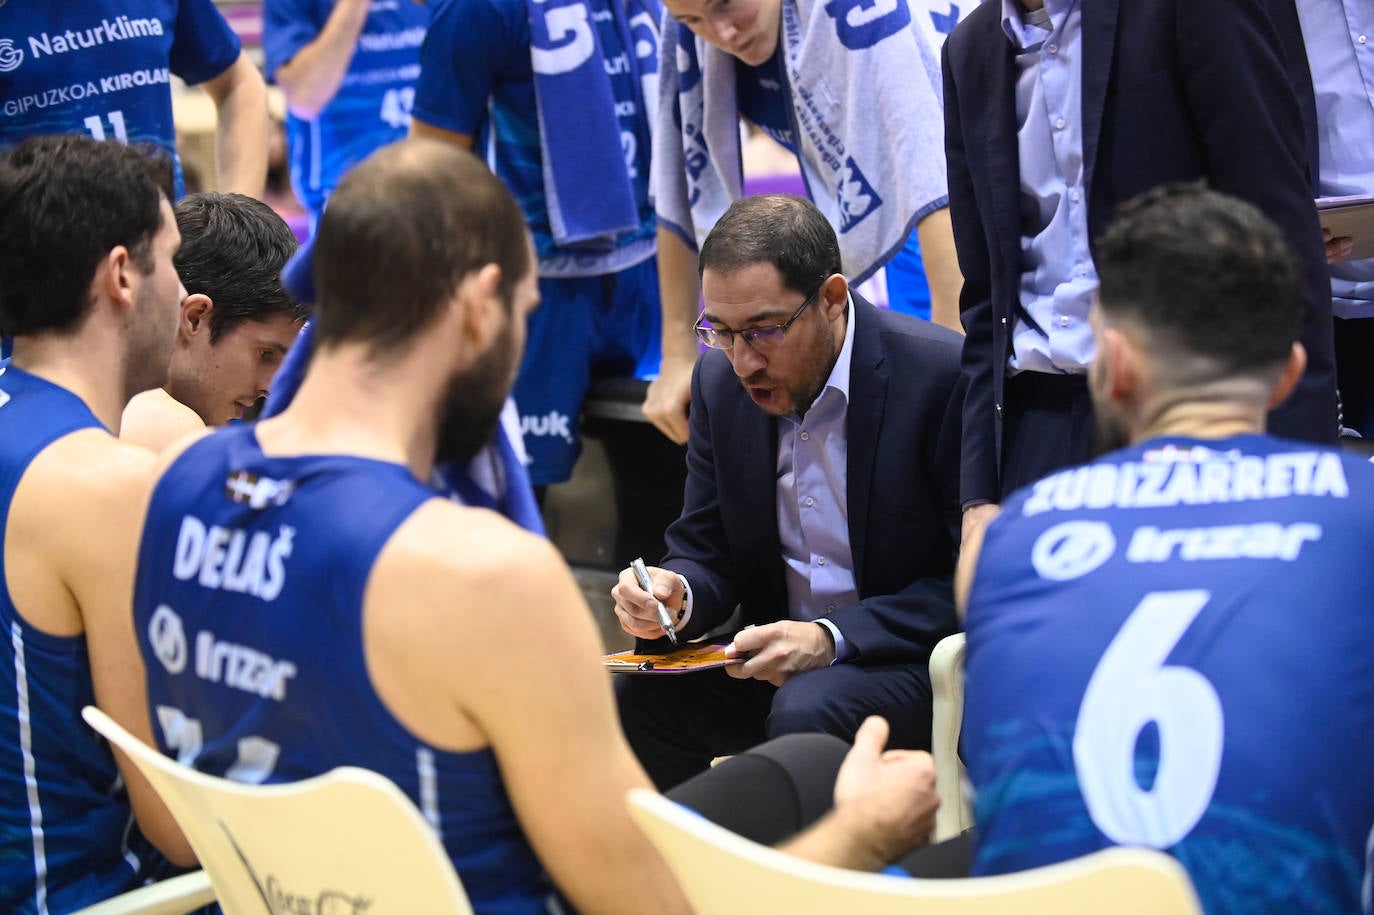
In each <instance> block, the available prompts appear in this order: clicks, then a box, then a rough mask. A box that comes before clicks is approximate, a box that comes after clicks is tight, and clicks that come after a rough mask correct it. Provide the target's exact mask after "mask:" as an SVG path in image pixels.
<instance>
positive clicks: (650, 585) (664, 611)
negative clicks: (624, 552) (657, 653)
mask: <svg viewBox="0 0 1374 915" xmlns="http://www.w3.org/2000/svg"><path fill="white" fill-rule="evenodd" d="M630 568H631V569H633V570H634V573H635V580H636V581H638V582H639V586H640V587H641V588H643V589H644V590H645V591H646V592H648V594H649V596H650V597H654V581H653V579H652V578H650V577H649V570H648V569H646V568H644V560H643V559H642V558H640V557H636V558H635V560H634V562H632V563H630ZM654 608H655V610H656V611H657V612H658V624H659V625H660V626H662V627H663V631H664V632H665V633H666V634H667V635H668V641H670V642H672V643H673V647H674V648H676V647H677V644H678V640H677V630H675V629H674V628H673V617H672V615H671V614H669V613H668V608H667V607H665V606H663V601H661V600H659V599H658V598H657V597H654Z"/></svg>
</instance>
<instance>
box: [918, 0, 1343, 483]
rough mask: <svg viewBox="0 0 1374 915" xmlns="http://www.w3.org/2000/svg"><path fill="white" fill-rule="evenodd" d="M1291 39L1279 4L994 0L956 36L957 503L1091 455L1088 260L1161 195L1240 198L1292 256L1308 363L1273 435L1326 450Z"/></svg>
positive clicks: (1329, 376) (950, 85)
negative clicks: (961, 381)
mask: <svg viewBox="0 0 1374 915" xmlns="http://www.w3.org/2000/svg"><path fill="white" fill-rule="evenodd" d="M1296 30H1297V17H1296V15H1295V12H1294V8H1293V3H1292V0H1208V2H1198V0H988V2H985V3H983V4H982V5H981V6H980V7H979V8H978V9H976V10H974V11H973V12H972V13H971V14H970V15H969V17H968V18H967V19H966V20H965V21H964V22H962V23H961V24H960V25H959V27H958V28H956V29H955V31H954V33H953V34H952V35H951V36H950V38H949V40H948V42H947V43H946V44H945V49H944V72H945V120H946V124H945V142H946V145H947V149H948V158H949V180H950V212H951V216H952V218H953V221H954V235H955V242H956V245H957V247H958V253H959V264H960V267H961V268H962V270H963V274H964V289H963V294H962V298H961V311H962V316H963V322H964V327H965V329H966V330H967V332H968V336H967V338H966V341H965V344H964V357H963V361H964V370H965V374H966V377H967V380H968V385H969V393H968V400H967V405H966V408H965V412H964V429H963V434H964V447H963V455H962V460H963V475H962V480H961V499H962V502H963V505H964V507H965V508H966V509H969V508H971V507H973V506H975V505H977V504H979V503H996V502H998V501H1000V500H1001V498H1002V497H1003V496H1005V495H1007V494H1008V493H1009V492H1010V491H1011V490H1012V489H1014V488H1016V487H1018V486H1021V485H1024V484H1026V483H1028V482H1031V481H1032V480H1034V479H1037V478H1038V477H1040V476H1042V475H1043V474H1045V473H1047V472H1049V471H1050V470H1053V469H1056V468H1058V467H1061V466H1064V465H1066V464H1069V463H1075V462H1078V461H1081V460H1086V459H1087V458H1088V457H1090V452H1091V450H1092V438H1093V421H1092V416H1091V406H1090V404H1089V402H1088V399H1087V392H1086V386H1085V385H1084V383H1083V377H1084V376H1083V373H1084V371H1085V370H1086V366H1087V365H1088V363H1089V362H1090V361H1091V358H1092V351H1091V346H1092V344H1091V334H1090V332H1089V329H1088V328H1087V325H1086V309H1087V306H1088V304H1089V303H1090V302H1091V297H1092V293H1093V289H1094V288H1095V287H1096V272H1095V270H1094V268H1093V265H1092V257H1091V248H1092V245H1093V243H1094V242H1095V240H1096V239H1097V238H1098V237H1100V236H1101V234H1102V232H1103V230H1104V229H1105V228H1106V226H1107V224H1108V222H1110V220H1111V218H1112V214H1113V211H1114V209H1115V208H1116V206H1117V205H1118V204H1119V203H1122V202H1124V201H1126V200H1128V199H1130V198H1131V197H1134V196H1136V195H1137V194H1139V193H1141V192H1143V191H1146V190H1149V189H1150V188H1152V187H1155V186H1156V185H1159V184H1162V183H1165V182H1170V181H1191V180H1197V179H1204V180H1206V182H1207V183H1208V184H1209V185H1210V186H1211V187H1213V188H1215V189H1217V190H1220V191H1224V192H1226V193H1229V194H1233V195H1235V196H1237V197H1241V198H1243V199H1246V200H1249V201H1250V202H1252V203H1254V204H1255V205H1257V206H1258V207H1259V208H1260V209H1261V210H1263V211H1264V212H1265V213H1266V214H1267V215H1268V216H1269V217H1270V218H1271V219H1273V220H1274V221H1275V222H1276V223H1277V224H1278V225H1279V226H1280V227H1281V228H1282V229H1283V231H1284V233H1285V235H1286V236H1287V238H1288V240H1289V242H1290V243H1292V245H1293V246H1294V247H1295V248H1296V249H1297V251H1298V253H1299V256H1300V258H1301V260H1302V262H1303V268H1304V277H1303V279H1304V291H1305V295H1306V299H1307V304H1308V308H1307V313H1306V316H1305V319H1304V323H1303V329H1302V336H1301V339H1302V342H1303V344H1304V345H1305V346H1306V348H1307V356H1308V368H1307V374H1306V376H1305V377H1304V379H1303V381H1302V383H1301V385H1300V387H1299V389H1298V390H1297V392H1295V393H1294V395H1293V396H1292V397H1290V398H1289V400H1288V401H1287V402H1286V403H1285V404H1283V405H1282V406H1281V407H1280V408H1279V409H1277V410H1275V411H1274V413H1273V414H1271V417H1270V430H1271V431H1273V432H1275V433H1276V434H1279V435H1285V436H1290V437H1294V438H1302V439H1308V440H1312V441H1319V442H1328V441H1334V440H1335V434H1336V423H1335V416H1336V412H1335V387H1334V368H1333V356H1332V342H1331V290H1330V284H1329V281H1328V280H1327V276H1326V267H1325V258H1324V249H1323V245H1322V236H1321V229H1320V226H1319V225H1318V222H1317V217H1316V213H1315V211H1314V209H1313V204H1312V175H1311V172H1310V170H1309V157H1310V149H1311V147H1312V146H1313V144H1314V140H1315V135H1314V134H1313V133H1312V126H1313V125H1312V112H1313V104H1314V103H1313V100H1312V95H1311V80H1310V75H1309V73H1308V71H1307V67H1306V58H1305V55H1304V53H1303V50H1302V37H1301V34H1300V32H1298V31H1296ZM1203 317H1205V316H1203Z"/></svg>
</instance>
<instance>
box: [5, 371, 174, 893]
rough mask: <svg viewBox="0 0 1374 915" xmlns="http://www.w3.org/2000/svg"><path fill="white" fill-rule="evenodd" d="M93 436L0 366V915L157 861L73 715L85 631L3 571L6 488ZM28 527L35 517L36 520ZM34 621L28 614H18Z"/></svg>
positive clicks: (63, 407)
mask: <svg viewBox="0 0 1374 915" xmlns="http://www.w3.org/2000/svg"><path fill="white" fill-rule="evenodd" d="M93 428H95V429H98V428H100V423H99V422H98V421H97V420H96V418H95V416H94V415H92V413H91V411H90V410H89V409H88V408H87V407H86V405H85V404H84V403H83V402H82V401H81V400H80V399H79V398H77V397H76V395H74V394H72V393H71V392H70V391H68V390H66V389H65V388H61V387H58V386H57V385H53V384H50V383H49V382H47V381H45V380H43V379H41V378H37V377H35V376H33V375H30V374H28V373H26V372H23V371H21V370H19V369H16V368H14V367H8V368H4V369H3V370H2V371H0V540H3V542H4V543H5V544H6V546H5V548H4V549H3V550H0V625H3V626H4V628H5V639H4V646H3V648H0V664H3V665H4V670H5V673H4V674H3V675H0V911H4V912H16V913H20V912H46V911H53V912H60V911H71V910H72V909H75V908H79V907H81V906H83V905H89V904H91V903H94V902H97V901H99V900H102V899H105V898H107V897H109V896H113V895H115V894H117V893H120V892H123V891H125V890H128V889H132V888H134V887H135V886H137V885H138V884H139V882H140V881H141V880H142V879H143V878H144V877H147V876H150V875H151V874H152V873H154V872H156V871H159V870H160V869H162V868H163V867H164V866H165V862H164V861H163V860H162V858H161V856H159V855H158V854H157V853H156V852H155V851H154V850H153V849H152V846H151V845H150V844H149V843H148V842H147V841H146V840H145V839H144V838H143V836H142V835H141V834H140V833H139V832H138V830H137V829H136V828H135V827H134V826H133V814H132V813H131V811H130V808H129V803H128V799H127V796H126V794H125V792H124V788H123V785H122V783H121V782H120V780H119V772H118V769H117V768H116V766H115V761H114V757H113V756H112V755H111V754H110V751H109V749H108V748H107V747H106V746H105V744H104V743H103V741H101V740H100V738H99V737H98V736H97V735H96V734H95V733H94V732H93V731H91V730H90V729H89V728H87V727H86V725H85V724H84V722H83V721H82V720H81V708H82V707H83V706H86V705H91V704H94V702H95V691H94V687H93V685H92V681H91V669H90V659H89V654H88V652H87V648H86V637H85V634H84V633H81V632H77V633H76V634H75V635H65V634H54V633H52V632H49V631H44V630H43V629H41V628H38V627H37V626H35V625H34V624H33V622H32V621H31V619H29V618H26V616H25V610H24V608H21V607H17V606H16V604H15V601H14V591H15V589H16V587H17V580H16V579H15V578H13V577H7V574H8V575H11V576H12V575H14V574H15V573H14V570H13V568H11V569H10V570H9V572H8V573H7V570H6V564H5V555H4V554H5V552H6V551H9V552H10V556H11V560H13V557H14V556H15V553H14V552H13V550H14V549H17V544H16V543H15V541H14V540H12V539H11V538H10V537H9V534H10V533H12V532H13V531H14V530H15V528H16V525H17V522H18V519H17V518H16V516H15V515H14V514H12V511H11V510H12V508H13V507H14V502H15V498H14V497H15V493H16V491H17V490H18V488H19V485H20V482H21V480H23V479H24V477H25V474H26V472H28V471H29V470H30V469H31V468H33V467H34V466H35V465H36V464H37V463H38V462H40V461H43V460H44V457H43V456H41V453H42V452H44V451H45V449H47V448H49V446H51V445H52V444H53V443H54V442H57V441H58V440H59V439H62V438H64V437H66V436H68V435H70V434H72V433H74V432H79V431H81V430H86V429H93ZM29 520H33V519H29ZM35 523H36V522H35ZM28 612H29V615H30V616H33V615H34V608H29V611H28Z"/></svg>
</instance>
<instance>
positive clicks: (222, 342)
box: [120, 194, 309, 451]
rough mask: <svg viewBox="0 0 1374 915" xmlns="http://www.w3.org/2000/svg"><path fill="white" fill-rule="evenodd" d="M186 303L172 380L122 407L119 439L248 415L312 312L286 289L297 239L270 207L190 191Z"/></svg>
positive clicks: (150, 437) (175, 435) (181, 206)
mask: <svg viewBox="0 0 1374 915" xmlns="http://www.w3.org/2000/svg"><path fill="white" fill-rule="evenodd" d="M176 220H177V228H178V229H179V230H180V232H181V248H180V249H179V250H178V251H177V255H176V261H175V262H176V268H177V274H178V275H179V276H180V277H181V282H182V283H183V284H184V285H185V287H186V291H187V293H188V295H187V296H186V298H185V299H184V300H183V301H182V303H181V316H180V320H179V321H178V323H177V337H176V347H175V349H173V351H172V361H171V365H170V367H169V369H168V373H167V384H166V385H164V386H163V387H160V388H156V389H154V390H152V391H145V392H144V393H142V394H139V395H138V396H137V397H135V398H134V399H133V400H132V401H130V402H129V406H128V408H127V409H126V410H125V411H124V420H123V427H122V429H121V431H120V437H121V438H123V439H124V440H125V441H128V442H133V443H135V444H139V445H143V446H145V447H147V448H151V449H153V450H154V451H160V450H162V449H163V448H165V447H166V446H167V445H169V444H171V443H172V442H175V441H176V440H177V439H179V438H181V437H182V436H184V435H187V434H189V433H192V432H197V431H202V430H204V429H205V427H206V426H220V425H223V424H225V423H227V422H229V421H230V420H234V419H242V418H243V416H244V413H245V411H247V410H249V409H251V408H252V406H253V404H254V403H255V402H256V401H257V400H258V399H259V398H260V397H265V396H266V395H267V392H268V389H269V387H270V386H271V382H272V377H273V376H274V375H275V374H276V371H277V369H278V368H279V367H280V366H281V362H282V358H283V357H284V356H285V355H286V351H287V350H288V349H290V348H291V343H292V341H294V340H295V339H296V334H297V332H299V331H300V329H301V325H302V324H303V323H304V321H305V319H306V317H307V316H308V315H309V309H308V308H306V306H304V305H302V304H301V303H299V302H297V301H296V300H295V299H294V298H292V297H291V295H290V294H289V293H288V292H287V291H286V290H285V289H284V288H282V282H281V271H282V267H284V266H286V262H287V260H289V259H290V257H291V255H292V254H294V253H295V252H296V237H295V235H293V234H292V232H291V229H290V228H289V227H288V226H287V225H286V223H285V222H283V221H282V218H281V217H280V216H278V215H277V214H276V213H274V212H273V211H272V209H271V208H270V207H268V206H267V204H265V203H262V202H261V201H258V200H254V199H253V198H252V197H245V196H244V195H242V194H191V195H190V196H188V197H184V198H182V199H181V200H180V201H178V202H177V205H176Z"/></svg>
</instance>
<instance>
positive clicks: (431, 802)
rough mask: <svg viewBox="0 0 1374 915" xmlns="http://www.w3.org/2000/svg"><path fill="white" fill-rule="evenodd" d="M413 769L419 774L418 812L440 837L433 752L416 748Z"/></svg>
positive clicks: (437, 793) (437, 791)
mask: <svg viewBox="0 0 1374 915" xmlns="http://www.w3.org/2000/svg"><path fill="white" fill-rule="evenodd" d="M415 768H416V770H417V771H419V773H420V812H421V813H423V814H424V815H425V819H426V820H428V821H429V826H430V828H431V829H433V830H434V832H435V834H436V835H441V836H442V835H443V833H442V831H441V830H440V827H439V785H438V782H437V778H436V773H435V767H434V751H433V750H427V749H425V748H424V747H417V748H416V749H415Z"/></svg>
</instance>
